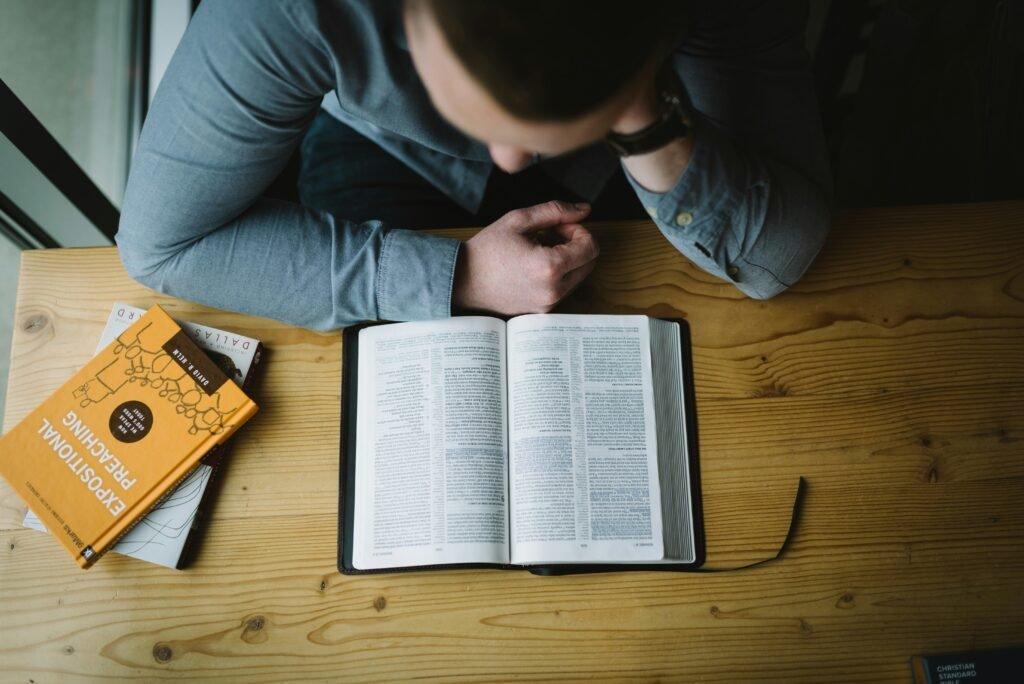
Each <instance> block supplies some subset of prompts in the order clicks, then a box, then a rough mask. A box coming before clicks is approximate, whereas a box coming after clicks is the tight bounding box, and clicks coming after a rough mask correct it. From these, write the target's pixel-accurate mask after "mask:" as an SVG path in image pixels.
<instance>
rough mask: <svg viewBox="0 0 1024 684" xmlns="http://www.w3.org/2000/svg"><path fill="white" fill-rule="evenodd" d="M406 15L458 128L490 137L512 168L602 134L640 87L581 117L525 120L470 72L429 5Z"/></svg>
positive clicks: (437, 98) (418, 52) (427, 79)
mask: <svg viewBox="0 0 1024 684" xmlns="http://www.w3.org/2000/svg"><path fill="white" fill-rule="evenodd" d="M404 15H405V16H404V22H405V33H406V38H407V40H408V43H409V50H410V52H411V53H412V59H413V63H414V64H415V65H416V70H417V71H418V72H419V75H420V79H421V80H422V81H423V85H424V86H425V87H426V89H427V93H428V94H429V95H430V99H431V101H432V102H433V103H434V106H435V107H436V108H437V110H438V111H439V112H440V113H441V115H442V116H443V117H445V118H446V119H447V120H448V121H449V122H450V123H451V124H452V125H454V126H455V127H456V128H459V129H460V130H462V131H463V132H464V133H466V134H467V135H470V136H472V137H474V138H476V139H478V140H481V141H483V142H484V143H486V144H487V147H488V149H489V150H490V153H491V158H493V159H494V163H495V164H497V165H498V167H500V168H502V169H504V170H505V171H508V172H509V173H513V172H515V171H518V170H520V169H522V168H523V167H524V166H525V165H526V164H527V163H528V162H529V161H530V159H532V158H533V156H534V154H537V153H539V154H543V155H557V154H562V153H563V152H569V151H570V150H574V149H576V148H579V147H583V146H584V145H587V144H589V143H592V142H594V141H596V140H599V139H600V138H602V137H603V136H604V135H605V134H606V133H607V132H608V131H609V130H610V129H611V127H612V125H613V124H614V123H615V122H616V121H617V120H618V119H619V117H620V116H621V115H622V113H623V111H624V110H625V109H626V108H627V106H628V105H629V104H630V103H631V102H632V101H633V100H634V99H635V97H636V91H637V88H636V87H634V86H633V85H632V84H630V85H628V86H627V87H625V88H623V90H622V91H621V92H619V93H617V94H616V95H615V96H614V97H612V98H611V99H610V100H609V101H607V102H605V103H604V104H602V105H601V106H599V107H598V108H596V109H595V110H593V111H591V112H588V113H587V114H584V115H583V116H581V117H578V118H576V119H573V120H570V121H557V122H537V121H524V120H522V119H519V118H517V117H514V116H512V115H511V114H509V113H507V112H506V111H505V110H504V109H503V108H502V107H501V105H499V104H498V103H497V102H495V100H494V98H492V97H491V95H490V94H489V93H488V92H487V91H486V90H484V88H483V87H482V86H481V85H480V84H479V83H477V81H476V79H474V78H473V77H472V76H471V75H470V74H469V72H468V71H467V70H466V68H465V67H464V66H463V65H462V63H461V62H460V61H459V59H458V57H456V56H455V54H454V53H453V52H452V51H451V48H449V47H448V43H447V41H446V40H445V38H444V34H443V33H442V32H441V29H440V27H439V26H438V25H437V23H436V22H435V21H434V17H433V16H431V14H430V12H429V11H427V10H423V9H412V10H408V9H407V10H406V11H405V13H404ZM552 59H558V56H557V55H552Z"/></svg>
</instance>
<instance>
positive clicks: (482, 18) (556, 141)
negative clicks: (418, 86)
mask: <svg viewBox="0 0 1024 684" xmlns="http://www.w3.org/2000/svg"><path fill="white" fill-rule="evenodd" d="M684 6H685V2H684V0H632V1H631V2H614V3H613V2H588V1H586V0H405V11H404V21H405V28H406V36H407V40H408V43H409V49H410V51H411V52H412V57H413V62H414V63H415V65H416V70H417V71H418V72H419V74H420V78H421V79H422V81H423V84H424V87H425V88H426V89H427V92H428V93H429V95H430V98H431V100H432V101H433V103H434V106H435V107H437V109H438V111H439V112H440V113H441V115H442V116H444V117H445V118H446V119H448V121H450V122H451V123H452V124H453V125H455V126H456V127H457V128H459V129H461V130H462V131H464V132H465V133H467V134H469V135H471V136H473V137H475V138H477V139H479V140H482V141H483V142H484V143H486V144H487V145H488V147H489V149H490V151H491V156H492V157H493V158H494V161H495V163H497V164H498V166H500V167H501V168H503V169H505V170H507V171H515V170H518V169H520V168H522V167H523V166H524V165H525V164H526V162H527V161H528V160H529V159H530V158H531V157H532V156H533V155H534V154H535V153H540V154H551V155H554V154H561V153H563V152H568V151H570V150H572V149H575V148H578V147H582V146H583V145H586V144H588V143H591V142H594V141H596V140H598V139H600V138H602V137H603V136H604V135H605V134H606V133H607V132H608V131H609V130H610V129H611V127H612V125H613V124H614V123H615V122H616V121H617V120H618V119H619V117H620V115H621V114H622V113H623V111H624V110H625V109H626V107H627V106H628V105H630V104H631V103H632V102H633V101H634V100H635V99H636V97H637V96H638V93H639V92H640V89H641V88H643V87H644V86H645V85H646V84H647V83H649V79H650V78H653V73H654V70H655V69H656V68H657V66H658V64H659V63H660V61H661V60H662V59H663V58H664V57H665V56H666V55H667V53H668V52H669V51H670V50H671V48H672V47H673V46H674V44H675V43H676V41H678V39H679V38H680V37H681V35H682V33H683V31H684V29H685V14H684V12H683V11H682V9H681V8H682V7H684Z"/></svg>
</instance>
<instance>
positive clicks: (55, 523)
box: [0, 304, 262, 568]
mask: <svg viewBox="0 0 1024 684" xmlns="http://www.w3.org/2000/svg"><path fill="white" fill-rule="evenodd" d="M261 353H262V347H261V345H260V343H259V341H258V340H255V339H253V338H250V337H245V336H242V335H237V334H233V333H229V332H226V331H223V330H218V329H216V328H211V327H209V326H203V325H197V324H193V323H188V322H183V323H182V324H180V325H179V324H178V323H177V322H175V321H174V320H172V319H171V318H170V317H169V316H168V315H167V314H166V312H164V311H163V310H162V309H161V308H160V307H158V306H154V307H153V308H151V309H150V310H149V311H143V310H142V309H138V308H136V307H132V306H128V305H125V304H115V305H114V307H113V310H112V311H111V314H110V317H109V318H108V321H107V325H106V327H105V328H104V331H103V334H102V335H101V338H100V342H99V345H98V351H97V355H96V357H94V358H93V359H92V360H91V361H90V362H89V363H88V364H86V366H85V367H84V368H82V369H81V370H80V371H79V372H78V373H77V374H76V375H75V376H74V377H73V378H72V379H71V380H69V381H68V382H67V383H65V384H64V385H63V386H62V387H61V388H60V389H58V390H57V391H56V392H55V393H54V394H53V395H51V396H50V397H49V398H48V399H47V400H46V401H45V402H43V404H42V405H41V406H40V407H39V408H37V409H36V410H35V411H33V412H32V413H31V414H30V415H29V416H28V417H27V418H26V419H25V420H23V421H22V422H21V423H20V424H19V425H18V426H16V427H15V428H14V429H13V430H11V432H10V433H8V434H7V435H5V436H4V437H3V439H0V474H2V475H3V476H4V478H5V479H6V480H7V481H8V482H9V483H10V485H11V486H12V487H13V488H14V489H15V490H16V491H17V492H18V493H19V494H20V495H21V496H22V498H23V499H24V500H25V501H26V503H27V504H28V506H29V512H28V514H27V515H26V517H25V521H24V522H25V525H26V527H31V528H35V529H38V530H43V531H47V532H50V533H51V534H53V535H54V536H55V537H56V538H57V539H58V541H60V542H61V544H62V545H63V546H64V547H65V548H66V549H67V550H68V551H69V552H71V554H72V556H73V557H74V558H75V561H76V562H77V563H78V564H79V566H81V567H83V568H87V567H90V566H91V565H92V564H93V563H94V562H95V561H96V560H97V559H98V558H99V557H100V556H102V555H103V553H105V552H106V551H108V550H112V551H115V552H117V553H121V554H124V555H128V556H132V557H135V558H139V559H141V560H146V561H149V562H152V563H156V564H159V565H164V566H167V567H171V568H180V567H184V566H185V565H186V564H187V563H188V562H189V560H190V559H191V557H192V552H193V550H194V549H195V546H196V541H197V539H198V538H199V534H198V531H199V527H200V521H201V520H202V517H203V515H202V514H203V512H204V510H205V509H206V508H207V507H208V505H209V500H210V497H209V496H208V493H209V492H210V491H211V485H212V484H213V482H214V479H215V475H216V474H217V473H218V472H219V471H220V470H221V466H222V464H223V461H224V458H225V455H226V451H225V448H224V445H225V442H226V440H227V438H228V437H229V436H230V435H231V434H232V433H233V432H234V430H236V429H237V428H238V427H239V426H241V425H242V424H243V423H245V422H246V421H247V420H248V419H249V418H250V417H251V416H252V415H253V414H254V413H255V412H256V410H257V407H256V404H255V403H253V402H252V400H251V399H249V397H248V396H247V394H246V392H247V391H248V390H251V386H252V382H253V378H254V377H255V369H256V368H257V367H258V365H259V361H260V356H261Z"/></svg>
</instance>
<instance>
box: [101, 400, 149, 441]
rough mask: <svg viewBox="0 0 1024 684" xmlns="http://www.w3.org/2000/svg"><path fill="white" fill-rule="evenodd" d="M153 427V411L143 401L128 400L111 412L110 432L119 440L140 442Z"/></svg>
mask: <svg viewBox="0 0 1024 684" xmlns="http://www.w3.org/2000/svg"><path fill="white" fill-rule="evenodd" d="M152 427H153V412H152V411H151V410H150V408H149V407H148V406H146V405H145V404H143V403H142V402H141V401H126V402H124V403H123V404H121V405H120V406H118V407H117V408H116V409H114V412H113V413H111V414H110V434H112V435H114V439H116V440H118V441H119V442H127V443H129V444H130V443H132V442H138V441H139V440H140V439H142V438H143V437H145V436H146V435H148V434H149V431H150V430H151V429H152Z"/></svg>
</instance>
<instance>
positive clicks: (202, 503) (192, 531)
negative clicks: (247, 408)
mask: <svg viewBox="0 0 1024 684" xmlns="http://www.w3.org/2000/svg"><path fill="white" fill-rule="evenodd" d="M262 360H263V343H262V342H257V343H256V349H255V350H254V351H253V355H252V362H251V363H250V365H249V372H248V373H246V375H245V379H244V380H243V381H242V392H244V393H245V395H246V396H247V397H252V396H253V391H254V389H255V387H256V382H257V379H256V378H257V375H258V373H259V371H260V370H261V362H262ZM210 451H211V453H214V452H216V454H217V458H216V459H211V460H210V462H209V464H208V465H210V467H211V468H212V470H211V472H210V477H209V478H208V479H207V481H206V487H205V488H204V489H203V494H202V496H201V497H200V498H199V504H198V505H197V506H196V511H195V514H194V516H193V517H192V524H191V525H190V526H189V529H188V532H187V533H186V534H185V544H184V545H183V546H182V549H181V555H180V556H178V560H177V562H176V563H175V567H176V569H178V570H181V569H182V568H184V567H185V566H186V565H187V564H189V563H190V562H191V561H192V558H193V556H194V555H195V552H196V544H197V543H198V541H197V536H198V533H199V529H200V528H201V527H202V526H203V523H204V521H205V520H206V515H207V513H208V512H209V509H210V506H211V505H212V503H211V501H212V500H213V497H212V496H211V492H212V491H213V490H214V489H216V485H217V483H218V481H219V480H220V476H221V471H222V470H223V467H224V466H223V464H224V461H225V460H227V458H228V457H229V456H231V444H230V443H229V442H225V443H222V444H219V445H217V446H215V447H214V448H213V449H211V450H210Z"/></svg>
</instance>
